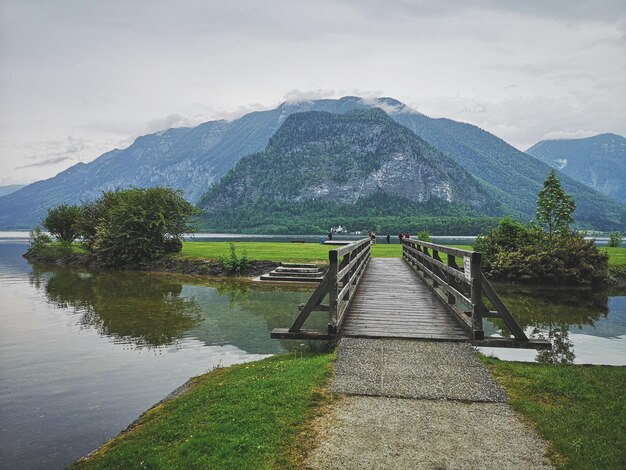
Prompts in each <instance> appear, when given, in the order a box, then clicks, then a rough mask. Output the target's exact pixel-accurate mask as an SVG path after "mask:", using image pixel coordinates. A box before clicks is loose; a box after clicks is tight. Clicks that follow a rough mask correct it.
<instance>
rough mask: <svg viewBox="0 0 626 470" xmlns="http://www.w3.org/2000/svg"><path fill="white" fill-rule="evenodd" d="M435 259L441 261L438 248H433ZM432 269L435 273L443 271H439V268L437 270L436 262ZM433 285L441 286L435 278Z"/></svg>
mask: <svg viewBox="0 0 626 470" xmlns="http://www.w3.org/2000/svg"><path fill="white" fill-rule="evenodd" d="M433 259H436V260H437V261H441V258H440V257H439V252H438V251H437V250H433ZM431 269H432V271H433V273H435V274H441V272H439V270H437V268H436V267H435V263H433V265H432V267H431ZM433 287H434V288H437V287H439V283H438V282H437V281H435V279H433Z"/></svg>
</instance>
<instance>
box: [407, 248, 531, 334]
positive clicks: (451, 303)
mask: <svg viewBox="0 0 626 470" xmlns="http://www.w3.org/2000/svg"><path fill="white" fill-rule="evenodd" d="M442 253H445V255H447V259H446V260H445V262H444V260H443V258H442ZM402 257H403V258H404V259H405V260H406V261H407V263H408V264H409V265H410V266H411V267H412V268H413V269H414V271H415V272H416V273H417V274H418V275H419V276H420V277H421V278H422V280H423V281H424V282H425V283H426V284H427V285H428V286H430V287H431V288H432V289H433V291H434V292H435V293H436V294H437V295H438V296H439V297H440V299H441V300H442V301H443V303H444V304H445V305H446V306H447V307H448V310H450V311H451V312H452V313H453V314H454V315H455V316H456V317H457V318H458V319H459V320H460V322H461V325H463V326H464V327H465V328H466V329H467V330H468V332H469V333H470V335H471V338H472V339H473V340H485V331H484V328H483V318H485V317H497V318H501V319H502V320H503V321H504V323H505V324H506V325H507V326H508V328H509V330H510V331H511V333H513V336H514V337H515V339H516V340H518V341H520V342H528V341H529V339H528V337H527V336H526V334H525V333H524V331H523V330H522V328H521V327H520V326H519V324H518V323H517V321H516V320H515V318H513V316H512V315H511V312H510V311H509V310H508V308H507V307H506V305H505V304H504V302H503V301H502V299H501V298H500V297H499V296H498V294H497V293H496V291H495V290H494V288H493V287H492V285H491V284H490V283H489V281H488V280H487V278H486V277H485V275H484V274H483V273H482V271H481V267H480V261H481V254H480V253H479V252H477V251H470V250H461V249H458V248H452V247H448V246H444V245H436V244H434V243H429V242H424V241H421V240H414V239H404V240H402ZM483 295H484V296H485V297H486V298H487V299H488V300H489V302H490V303H491V305H492V306H493V307H494V309H495V310H488V309H487V308H486V307H485V304H484V302H483ZM493 342H494V344H496V343H498V342H499V340H494V341H493ZM535 342H536V340H535V341H533V343H535ZM485 344H486V343H485Z"/></svg>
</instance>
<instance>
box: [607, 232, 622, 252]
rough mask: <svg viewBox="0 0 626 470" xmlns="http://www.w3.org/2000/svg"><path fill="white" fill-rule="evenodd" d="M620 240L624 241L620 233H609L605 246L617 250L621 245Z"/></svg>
mask: <svg viewBox="0 0 626 470" xmlns="http://www.w3.org/2000/svg"><path fill="white" fill-rule="evenodd" d="M622 240H624V237H623V236H622V234H621V233H620V232H611V233H609V241H608V242H607V244H606V246H610V247H613V248H617V247H619V246H621V245H622Z"/></svg>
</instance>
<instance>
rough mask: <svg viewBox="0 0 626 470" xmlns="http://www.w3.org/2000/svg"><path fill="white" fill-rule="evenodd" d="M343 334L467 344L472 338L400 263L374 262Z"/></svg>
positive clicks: (344, 326) (362, 282)
mask: <svg viewBox="0 0 626 470" xmlns="http://www.w3.org/2000/svg"><path fill="white" fill-rule="evenodd" d="M361 279H362V280H361V284H360V286H359V288H358V289H357V291H356V292H355V293H354V295H353V296H352V297H353V299H354V301H353V302H352V304H351V305H350V308H349V310H348V311H347V313H346V319H345V321H344V324H343V326H342V328H341V330H340V333H341V334H342V335H344V334H345V335H350V336H365V337H374V336H377V337H402V338H425V339H431V338H437V339H450V338H452V339H454V340H466V339H468V338H469V335H468V334H467V333H466V332H465V330H464V329H463V328H462V327H461V326H460V325H459V324H458V322H457V321H456V320H455V319H454V318H452V316H451V315H450V313H449V312H448V310H447V309H446V308H445V307H444V306H443V305H442V304H441V302H440V301H439V300H438V298H437V297H436V296H434V295H433V293H432V292H431V291H430V290H429V289H428V287H426V286H425V285H424V284H422V283H421V282H420V281H419V280H418V279H417V278H416V277H415V274H414V273H413V271H412V270H411V269H410V268H409V266H408V265H407V264H406V263H405V262H403V261H402V260H400V259H384V260H383V259H374V260H371V262H370V266H369V267H368V269H367V272H366V273H365V274H364V275H363V276H362V278H361Z"/></svg>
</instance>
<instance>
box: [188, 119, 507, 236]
mask: <svg viewBox="0 0 626 470" xmlns="http://www.w3.org/2000/svg"><path fill="white" fill-rule="evenodd" d="M373 197H377V198H378V199H377V202H378V205H379V207H378V209H379V210H381V212H383V213H394V212H395V211H394V209H393V208H392V207H385V204H386V202H388V201H393V202H392V204H394V202H395V203H396V204H397V203H407V204H409V205H411V206H412V207H413V210H414V211H415V212H416V213H421V214H433V213H434V212H435V211H434V208H435V207H436V208H437V210H442V209H443V212H444V213H445V212H448V211H447V209H446V208H447V206H450V207H451V208H453V209H454V210H456V211H457V212H458V213H463V214H467V215H470V214H471V215H476V214H480V215H487V214H489V215H495V214H501V213H502V209H501V207H500V206H499V204H498V203H497V202H496V201H495V200H494V199H492V198H491V197H490V196H489V195H488V194H487V193H486V192H485V191H484V190H483V188H482V187H481V186H480V184H479V183H478V182H477V181H476V180H475V179H474V178H473V177H472V176H471V175H470V174H469V173H468V172H466V171H465V170H464V169H463V168H462V167H461V166H460V165H458V164H457V163H456V162H454V161H453V160H452V159H450V158H448V157H446V156H445V155H443V154H442V153H441V152H439V151H437V150H436V149H435V148H433V147H432V146H431V145H429V144H427V143H426V142H424V141H423V140H422V139H420V138H419V137H417V136H416V135H415V134H413V133H412V132H411V131H409V130H408V129H406V128H405V127H403V126H401V125H399V124H397V123H396V122H395V121H393V120H392V119H391V118H390V117H389V116H388V115H387V114H385V112H384V111H382V110H381V109H378V108H373V109H368V110H361V111H354V112H350V113H347V114H343V115H338V114H331V113H327V112H319V111H310V112H304V113H297V114H293V115H291V116H290V117H288V118H287V119H286V120H285V122H284V124H283V125H282V126H281V127H280V129H279V130H278V131H277V132H276V133H275V134H274V136H272V138H271V139H270V141H269V144H268V146H267V148H266V149H265V150H264V151H263V152H260V153H257V154H253V155H250V156H247V157H244V158H243V159H241V160H240V161H239V163H238V164H237V165H236V166H235V168H234V169H233V170H231V171H230V172H229V173H227V174H226V176H224V177H223V178H222V180H221V181H220V182H219V183H218V184H217V185H215V186H213V187H212V188H211V190H210V191H209V192H208V193H207V194H206V196H205V197H203V199H202V200H201V202H200V207H201V208H202V209H203V210H205V212H206V214H207V223H208V226H209V227H213V228H231V229H232V228H235V227H236V228H254V227H255V226H258V225H269V224H271V223H272V220H274V219H276V218H280V217H283V216H284V214H283V213H282V209H283V207H282V206H284V205H290V206H293V207H298V206H299V207H300V213H299V214H298V215H299V216H301V217H302V216H303V217H304V219H306V218H307V216H308V215H310V216H313V217H318V216H319V208H318V207H316V205H319V204H324V203H331V204H333V207H334V208H335V209H334V210H336V211H337V213H338V214H344V213H345V212H346V207H345V206H354V205H355V204H356V203H357V202H359V201H363V200H368V199H370V200H371V198H373ZM307 203H313V205H308V204H307ZM293 207H292V208H291V210H293ZM250 214H254V216H253V217H252V218H251V217H250ZM242 220H246V221H251V222H252V224H254V225H252V226H251V225H248V226H245V225H241V224H239V225H236V226H235V227H233V226H232V225H231V226H230V227H229V226H228V223H229V221H230V222H234V221H242ZM344 220H345V217H344ZM224 222H226V225H223V223H224ZM345 223H349V224H350V226H352V227H354V225H355V224H354V223H350V222H345ZM359 228H361V227H359Z"/></svg>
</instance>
